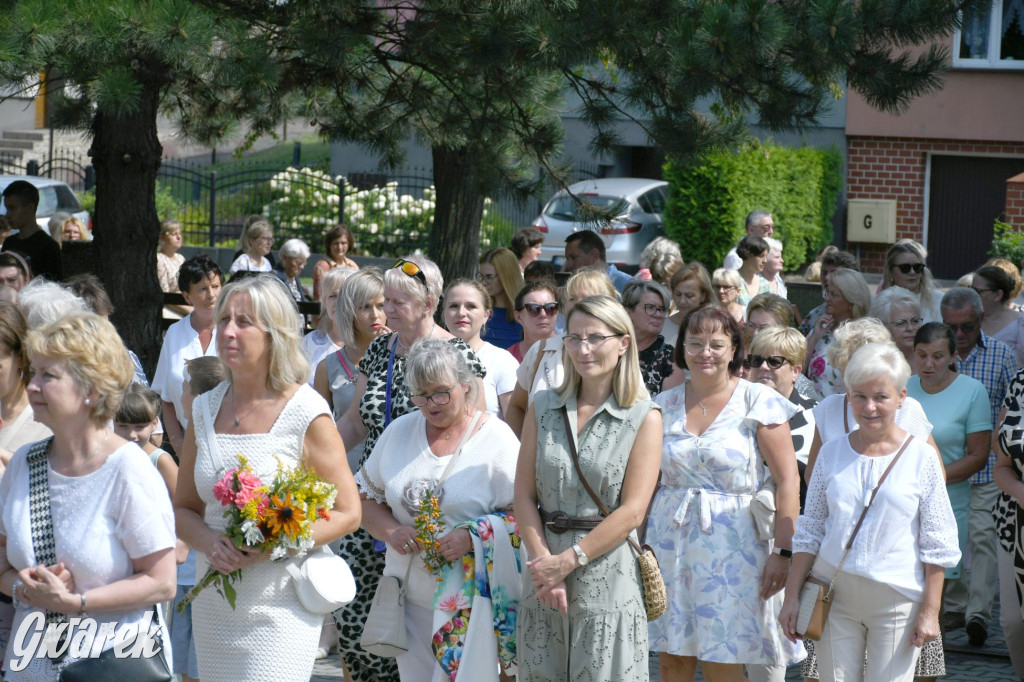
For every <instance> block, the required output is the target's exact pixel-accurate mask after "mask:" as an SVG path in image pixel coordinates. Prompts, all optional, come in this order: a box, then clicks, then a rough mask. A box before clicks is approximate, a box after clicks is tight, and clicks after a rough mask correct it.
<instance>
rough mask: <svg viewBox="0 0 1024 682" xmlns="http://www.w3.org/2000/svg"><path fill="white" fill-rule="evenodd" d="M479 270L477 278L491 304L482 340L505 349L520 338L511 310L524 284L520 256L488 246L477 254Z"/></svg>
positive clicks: (520, 331) (519, 329) (521, 335)
mask: <svg viewBox="0 0 1024 682" xmlns="http://www.w3.org/2000/svg"><path fill="white" fill-rule="evenodd" d="M479 269H480V272H479V274H477V276H476V278H477V279H478V280H480V281H481V282H482V283H483V285H484V288H485V289H487V293H488V294H490V296H491V301H492V302H493V304H494V309H493V311H492V312H491V316H490V317H489V318H488V320H487V327H486V328H485V330H484V334H483V339H484V341H486V342H487V343H493V344H494V345H495V346H497V347H498V348H506V349H507V348H508V347H509V346H511V345H512V344H514V343H518V342H519V341H520V340H522V338H523V329H522V327H520V326H519V323H518V322H516V318H515V315H514V314H513V310H512V301H514V300H515V298H516V294H517V293H519V290H520V289H522V288H523V284H524V282H523V273H522V272H521V271H520V270H519V259H518V258H516V254H514V253H512V251H510V250H509V249H491V250H490V251H488V252H486V253H485V254H484V255H482V256H480V264H479Z"/></svg>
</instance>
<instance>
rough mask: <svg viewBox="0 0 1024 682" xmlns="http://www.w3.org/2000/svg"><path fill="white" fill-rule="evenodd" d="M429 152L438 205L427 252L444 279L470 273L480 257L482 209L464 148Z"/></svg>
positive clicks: (471, 161) (469, 156)
mask: <svg viewBox="0 0 1024 682" xmlns="http://www.w3.org/2000/svg"><path fill="white" fill-rule="evenodd" d="M432 152H433V157H434V187H435V189H436V190H437V198H436V202H437V205H436V207H435V209H434V226H433V228H432V229H431V230H430V240H429V242H428V255H429V257H430V258H431V259H432V260H433V261H434V262H435V263H437V266H438V267H439V268H441V274H442V275H444V281H445V282H449V281H451V280H453V279H456V278H458V277H472V276H473V274H474V273H475V272H476V262H477V258H478V257H479V251H480V220H481V218H482V217H483V211H484V194H483V191H482V190H481V187H480V182H479V178H478V177H477V169H476V163H475V161H474V158H473V156H472V154H471V153H470V152H469V151H467V150H465V149H449V148H445V147H435V148H434V149H433V150H432Z"/></svg>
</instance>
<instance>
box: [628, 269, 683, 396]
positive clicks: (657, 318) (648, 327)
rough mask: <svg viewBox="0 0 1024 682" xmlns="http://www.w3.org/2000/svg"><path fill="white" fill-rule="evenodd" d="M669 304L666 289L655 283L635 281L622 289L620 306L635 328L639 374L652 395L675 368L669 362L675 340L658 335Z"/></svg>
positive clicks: (659, 390)
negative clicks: (667, 339)
mask: <svg viewBox="0 0 1024 682" xmlns="http://www.w3.org/2000/svg"><path fill="white" fill-rule="evenodd" d="M670 304H671V296H670V295H669V293H668V289H666V288H665V287H663V286H662V285H660V284H658V283H657V282H641V281H640V280H634V281H632V282H630V283H629V284H627V285H626V288H625V289H623V290H622V305H623V306H624V307H625V308H626V312H628V313H629V319H630V320H632V321H633V328H634V329H635V330H636V349H637V352H638V353H639V355H640V374H641V375H642V376H643V378H644V385H646V386H647V391H648V392H649V393H650V394H651V395H652V396H653V395H657V394H658V393H661V385H662V383H663V382H664V381H665V379H666V378H667V377H669V376H670V375H671V374H672V371H673V369H674V368H675V364H674V363H673V362H672V356H673V355H674V350H675V348H674V346H673V344H674V343H675V339H671V342H672V343H667V342H666V339H665V337H663V336H662V335H661V330H662V327H664V326H665V318H666V317H667V316H668V310H669V305H670Z"/></svg>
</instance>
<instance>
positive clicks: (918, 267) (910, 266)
mask: <svg viewBox="0 0 1024 682" xmlns="http://www.w3.org/2000/svg"><path fill="white" fill-rule="evenodd" d="M893 267H894V268H899V269H900V272H902V273H903V274H904V275H909V274H910V271H911V270H913V271H914V273H915V274H918V275H920V274H921V273H922V272H924V263H900V264H899V265H893Z"/></svg>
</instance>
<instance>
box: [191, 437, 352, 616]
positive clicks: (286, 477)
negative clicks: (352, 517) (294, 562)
mask: <svg viewBox="0 0 1024 682" xmlns="http://www.w3.org/2000/svg"><path fill="white" fill-rule="evenodd" d="M213 495H214V497H216V498H217V501H218V502H220V503H221V505H223V506H224V516H225V517H226V518H227V519H228V524H227V528H225V529H224V534H225V535H226V536H227V537H229V538H231V541H232V542H233V543H234V544H235V547H237V548H238V549H241V550H253V551H257V552H269V553H270V560H271V561H280V560H283V559H288V558H291V557H301V556H303V555H304V554H306V552H308V551H309V550H310V549H312V548H313V522H314V521H315V520H316V519H318V518H321V519H325V520H326V519H329V518H330V510H331V509H332V508H333V507H334V499H335V498H336V497H337V495H338V491H337V488H335V487H334V485H332V484H330V483H328V482H327V481H325V480H324V479H322V478H321V477H320V476H318V475H317V473H316V472H315V471H313V470H312V469H310V468H309V467H306V466H303V465H302V464H301V463H300V464H297V465H296V466H294V467H291V468H287V467H285V466H284V464H282V463H281V462H280V461H278V465H277V474H276V475H275V477H274V480H273V481H272V482H270V483H269V484H267V483H264V482H263V480H261V479H260V477H259V476H257V475H256V474H255V473H254V472H253V470H252V467H250V466H249V462H248V461H247V460H246V458H245V457H244V456H242V455H238V466H237V467H235V468H234V469H230V470H228V471H227V472H226V473H225V474H224V475H223V476H222V477H221V479H220V480H219V481H217V484H216V485H214V486H213ZM241 578H242V569H238V570H236V571H232V572H231V573H228V574H223V573H220V572H219V571H217V570H216V569H215V568H213V566H210V567H209V568H208V569H207V571H206V574H205V575H203V577H202V578H201V579H200V580H199V581H198V582H197V583H196V586H195V587H194V588H192V589H191V590H190V591H189V593H188V594H186V595H185V597H184V599H182V600H181V603H180V604H179V605H178V610H179V611H184V609H185V606H187V605H188V604H190V603H191V602H192V600H194V599H195V598H196V597H197V596H198V595H199V593H200V592H202V591H203V590H204V589H206V588H207V587H209V586H210V585H213V586H214V587H215V588H216V590H217V593H218V594H220V595H221V596H222V597H224V598H225V599H227V601H228V603H229V604H231V608H235V596H236V592H235V588H234V583H236V582H238V581H239V580H241Z"/></svg>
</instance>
